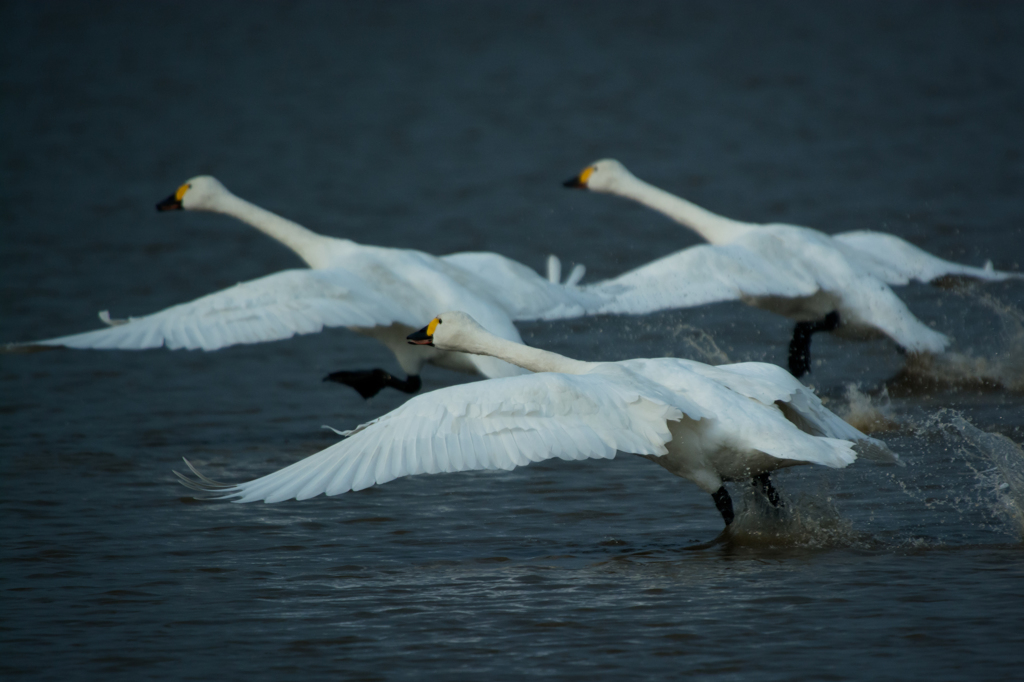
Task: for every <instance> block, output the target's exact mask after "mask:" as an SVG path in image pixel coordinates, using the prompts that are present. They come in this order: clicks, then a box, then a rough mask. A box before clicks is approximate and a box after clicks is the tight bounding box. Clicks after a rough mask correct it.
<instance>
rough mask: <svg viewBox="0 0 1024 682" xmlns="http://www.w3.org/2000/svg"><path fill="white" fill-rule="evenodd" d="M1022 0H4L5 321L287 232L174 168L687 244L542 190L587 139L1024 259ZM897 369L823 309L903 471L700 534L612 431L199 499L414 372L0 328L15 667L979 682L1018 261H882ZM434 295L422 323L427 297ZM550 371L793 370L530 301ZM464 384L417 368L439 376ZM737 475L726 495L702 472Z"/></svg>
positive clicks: (597, 243) (3, 580) (816, 478)
mask: <svg viewBox="0 0 1024 682" xmlns="http://www.w3.org/2000/svg"><path fill="white" fill-rule="evenodd" d="M1022 45H1024V5H1022V4H1020V3H998V2H996V3H943V2H904V3H898V4H895V5H894V6H890V5H889V4H883V3H877V4H876V3H850V4H846V5H838V6H835V5H830V6H829V7H828V8H824V9H823V8H821V7H819V6H818V5H817V4H815V3H785V4H769V3H750V4H745V3H685V4H684V3H659V2H645V3H639V4H633V3H629V4H627V3H622V4H618V5H607V4H599V3H578V4H559V5H557V6H548V5H547V4H531V3H516V4H514V5H512V4H498V3H464V4H451V3H431V4H415V5H413V4H400V3H399V4H396V3H387V4H383V3H381V4H377V3H374V4H371V3H344V4H342V3H337V4H335V3H326V4H319V3H315V4H310V3H304V4H301V5H298V6H293V5H292V4H286V3H245V4H242V3H229V2H225V3H212V2H205V3H198V2H187V1H186V2H173V3H171V2H167V3H77V2H69V3H61V2H48V3H20V2H7V3H4V4H3V5H0V53H2V62H0V63H2V71H0V87H2V93H3V97H2V98H0V107H2V112H3V140H4V143H3V153H2V163H0V173H2V177H0V225H2V228H0V229H2V240H0V291H2V294H3V296H2V307H0V314H2V317H0V319H2V328H0V329H2V334H0V341H10V340H27V339H33V338H44V337H50V336H56V335H60V334H66V333H70V332H75V331H80V330H84V329H89V328H94V327H96V326H98V321H97V319H96V311H98V310H102V309H110V310H111V313H112V314H113V315H114V316H115V317H118V316H125V315H132V314H134V315H138V314H143V313H147V312H151V311H155V310H157V309H160V308H162V307H165V306H167V305H171V304H174V303H178V302H182V301H186V300H190V299H192V298H194V297H197V296H199V295H202V294H204V293H207V292H210V291H213V290H215V289H219V288H222V287H224V286H228V285H230V284H233V283H235V282H237V281H241V280H247V279H251V278H254V277H257V276H260V275H263V274H266V273H269V272H272V271H275V270H280V269H284V268H288V267H295V266H297V265H298V260H297V258H296V257H295V256H294V255H293V254H291V253H290V252H288V251H287V250H285V249H283V248H282V247H281V246H280V245H278V244H276V243H274V242H272V241H270V240H268V239H266V238H265V237H263V236H261V235H259V234H257V233H256V232H255V231H253V230H252V229H251V228H248V227H246V226H244V225H241V224H239V223H236V222H234V221H232V220H231V219H228V218H225V217H223V216H216V215H201V214H170V215H158V214H156V213H155V212H154V211H153V204H154V203H155V202H156V201H158V200H160V199H162V198H163V197H165V196H166V195H167V194H168V193H169V192H171V191H173V190H174V189H175V188H176V187H177V186H178V185H179V184H180V183H181V182H183V181H184V180H185V179H187V178H188V177H190V176H192V175H196V174H198V173H212V174H215V175H217V176H218V177H219V178H220V179H221V180H222V181H224V183H225V184H226V185H227V186H228V187H229V188H231V189H232V190H233V191H235V192H236V193H238V194H239V195H240V196H243V197H246V198H248V199H250V200H253V201H255V202H257V203H259V204H261V205H263V206H265V207H267V208H269V209H271V210H275V211H278V212H280V213H281V214H283V215H286V216H288V217H290V218H292V219H295V220H297V221H299V222H301V223H303V224H305V225H307V226H309V227H311V228H313V229H315V230H318V231H320V232H324V233H327V234H333V235H338V236H347V237H350V238H353V239H355V240H357V241H361V242H365V243H372V244H381V245H387V246H403V247H413V248H418V249H423V250H425V251H429V252H431V253H438V254H440V253H448V252H452V251H459V250H472V249H483V250H493V251H497V252H500V253H503V254H506V255H508V256H511V257H513V258H517V259H519V260H521V261H523V262H524V263H526V264H528V265H530V266H532V267H536V268H541V267H542V266H543V263H544V259H545V257H546V255H547V254H548V253H550V252H555V253H558V254H560V255H561V256H562V257H563V258H564V259H565V260H566V261H568V262H572V261H581V262H584V263H586V265H587V266H588V268H589V273H590V274H589V275H588V279H589V280H590V281H593V280H595V279H597V278H601V277H605V276H609V275H613V274H617V273H619V272H621V271H623V270H625V269H626V268H628V267H632V266H635V265H639V264H641V263H644V262H646V261H648V260H650V259H652V258H655V257H657V256H659V255H663V254H665V253H668V252H670V251H673V250H676V249H679V248H683V247H685V246H689V245H692V244H695V243H697V238H696V237H695V236H694V235H692V234H690V233H688V232H686V231H685V230H683V229H681V228H679V227H678V226H676V225H674V224H672V223H670V222H669V221H668V220H666V219H664V218H662V217H660V216H658V215H656V214H653V213H652V212H650V211H647V210H645V209H643V208H641V207H638V206H633V205H630V204H628V203H627V202H625V201H622V200H619V199H616V198H613V197H605V196H593V195H592V196H587V195H585V194H583V193H581V192H568V191H565V190H563V189H562V188H561V187H560V184H559V181H561V180H562V179H564V178H565V177H568V176H569V175H570V174H572V173H574V172H576V171H578V170H579V169H580V168H581V167H582V166H583V165H584V164H586V163H588V162H590V161H592V160H594V159H596V158H600V157H605V156H614V157H617V158H619V159H621V160H622V161H623V162H624V163H626V164H627V165H628V166H629V167H630V168H631V169H632V170H633V171H634V172H635V173H637V175H639V176H640V177H643V178H645V179H647V180H649V181H651V182H653V183H655V184H657V185H660V186H662V187H665V188H666V189H669V190H671V191H675V192H677V193H679V194H681V195H683V196H686V197H687V198H690V199H692V200H693V201H696V202H697V203H699V204H702V205H704V206H706V207H708V208H710V209H712V210H715V211H719V212H721V213H723V214H726V215H729V216H731V217H735V218H739V219H745V220H752V221H762V222H768V221H786V222H792V223H797V224H803V225H809V226H813V227H817V228H819V229H822V230H824V231H826V232H830V233H834V232H841V231H845V230H853V229H878V230H886V231H890V232H893V233H895V234H898V235H900V236H902V237H903V238H905V239H908V240H910V241H911V242H913V243H915V244H917V245H919V246H922V247H923V248H926V249H928V250H929V251H931V252H933V253H935V254H937V255H939V256H942V257H944V258H949V259H953V260H958V261H962V262H965V263H970V264H974V265H980V264H981V263H983V262H984V260H985V259H986V258H991V259H992V260H993V261H994V263H995V265H996V267H998V268H1004V269H1011V270H1020V269H1022V268H1024V193H1022V188H1024V156H1022V154H1024V116H1022V115H1021V112H1022V111H1024V49H1022V48H1021V46H1022ZM900 293H901V295H902V296H904V297H905V300H907V301H908V304H909V305H910V307H911V308H912V310H914V312H915V313H916V314H918V315H919V316H920V317H921V318H922V319H924V320H926V321H928V322H929V323H933V324H934V325H935V326H936V327H937V328H939V329H941V330H942V331H944V332H946V333H948V334H950V335H951V336H952V337H954V338H955V344H954V348H953V352H952V353H951V354H949V355H948V356H945V357H943V358H941V359H940V360H938V361H936V363H933V364H931V365H921V364H917V365H914V366H912V367H910V368H909V371H906V372H904V373H903V375H902V376H901V377H900V378H898V379H893V377H896V375H897V374H898V373H899V372H900V371H901V369H902V368H903V365H904V359H903V358H901V357H900V356H899V355H898V354H897V353H896V352H895V350H894V348H893V347H892V346H891V345H890V344H888V343H885V342H872V343H866V344H853V343H848V342H842V341H839V340H835V339H831V338H816V339H815V353H816V358H817V359H818V360H820V364H818V365H817V366H816V367H815V372H814V374H813V375H812V381H811V382H810V383H812V384H814V385H815V386H816V387H817V388H818V389H819V391H820V392H821V393H822V395H823V396H825V397H826V398H827V399H828V400H829V404H830V405H831V406H832V407H833V408H834V409H836V410H837V411H839V412H841V413H843V414H846V415H849V418H850V419H851V421H854V423H857V424H859V425H861V426H862V427H864V428H875V429H880V430H879V431H878V432H877V433H876V435H878V436H879V437H882V438H885V439H886V440H887V441H888V442H889V443H890V444H891V445H892V447H893V448H894V449H896V450H897V451H899V452H900V453H901V454H902V455H903V457H904V458H905V459H906V461H907V463H908V466H906V467H904V468H897V467H888V466H880V465H874V464H871V463H868V462H861V463H858V464H857V465H855V466H854V467H852V468H850V469H848V470H843V471H832V470H825V469H823V468H812V467H802V468H798V469H796V470H788V471H786V472H784V473H782V474H781V475H780V476H779V477H778V478H779V485H780V488H781V489H782V490H783V492H784V494H785V495H786V496H787V499H788V500H789V501H790V504H789V509H790V510H791V512H790V514H789V516H788V517H786V518H774V517H772V516H771V515H769V514H768V513H767V512H766V511H765V510H762V509H760V508H759V507H758V506H757V504H756V503H755V502H754V501H753V500H751V499H745V500H743V502H741V506H743V507H744V511H742V513H741V514H740V517H739V519H738V522H737V527H736V532H735V533H734V536H733V537H732V538H730V539H728V540H726V541H720V542H717V543H711V542H710V541H711V540H712V539H713V538H715V536H716V535H717V534H718V533H719V531H720V530H721V518H720V517H719V516H718V514H717V512H716V511H715V509H714V506H713V505H712V503H711V501H710V500H709V499H707V496H706V495H705V494H703V493H701V492H700V491H699V490H698V489H697V488H696V487H695V486H693V485H692V484H690V483H688V482H686V481H683V480H681V479H676V478H674V477H672V476H669V475H667V474H666V473H665V472H664V471H663V470H661V469H660V468H659V467H656V466H654V465H652V464H651V463H650V462H647V461H644V460H641V459H639V458H633V457H626V456H622V457H620V458H619V459H617V460H615V461H612V462H585V463H575V464H570V463H565V462H553V463H546V464H541V465H535V466H531V467H528V468H525V469H520V470H516V471H514V472H511V473H500V474H492V473H471V474H460V475H450V476H425V477H419V478H412V479H404V480H400V481H396V482H394V483H391V484H388V485H386V486H382V487H380V488H373V489H369V490H366V491H362V492H359V493H354V494H349V495H344V496H342V497H337V498H331V499H324V498H318V499H314V500H310V501H307V502H302V503H296V502H291V503H284V504H280V505H275V506H267V505H262V504H258V505H245V506H242V505H231V504H225V503H213V502H200V501H195V500H193V499H192V498H191V497H189V496H188V494H187V491H186V490H185V489H184V488H181V487H180V486H178V485H177V484H176V483H175V482H174V478H173V477H172V475H171V469H172V468H180V466H181V464H180V463H181V457H182V456H185V457H188V458H189V459H190V460H192V461H195V462H197V463H198V464H200V465H201V466H203V467H204V470H205V472H206V473H207V474H209V475H211V476H212V477H214V478H217V479H222V480H230V481H238V480H243V479H247V478H250V477H254V476H258V475H261V474H264V473H267V472H270V471H272V470H274V469H277V468H279V467H281V466H284V465H286V464H288V463H290V462H292V461H295V460H297V459H299V458H301V457H303V456H306V455H308V454H311V453H313V452H315V451H316V450H318V449H320V448H322V447H325V446H327V445H329V444H330V443H332V442H334V440H335V437H334V436H333V435H332V434H330V433H328V432H326V431H323V430H321V429H320V425H321V424H331V425H333V426H336V427H339V428H346V427H351V426H352V425H355V424H358V423H361V422H363V421H367V420H369V419H372V418H374V417H376V416H378V415H379V414H381V413H383V412H385V411H387V410H390V409H392V408H394V407H395V406H397V405H398V404H400V403H401V402H402V400H403V398H404V396H401V395H398V394H395V393H384V394H381V395H380V396H378V397H377V398H374V399H372V400H370V401H369V402H363V401H362V400H361V399H360V398H359V397H358V396H357V395H356V394H355V393H354V392H351V391H347V390H346V389H344V388H343V387H340V386H337V385H326V384H321V383H320V377H321V376H323V375H324V374H326V373H327V372H330V371H333V370H337V369H342V368H359V367H365V366H372V365H383V366H385V367H394V363H393V360H392V358H391V357H390V356H389V355H388V354H387V353H386V351H385V350H384V349H383V347H380V346H377V345H375V344H374V343H373V342H371V341H368V340H366V339H363V338H360V337H356V336H355V335H353V334H350V333H347V332H345V331H343V330H335V331H331V332H328V333H323V334H319V335H315V336H310V337H304V338H300V339H292V340H289V341H285V342H279V343H273V344H264V345H259V346H251V347H236V348H230V349H226V350H222V351H218V352H216V353H208V354H207V353H189V352H167V351H150V352H140V353H132V352H84V351H83V352H51V353H39V354H35V355H19V356H11V355H5V356H0V415H2V416H0V420H2V421H0V424H2V433H3V437H2V439H0V486H2V488H0V514H2V519H3V523H2V528H3V531H2V548H3V552H2V562H3V563H2V566H3V568H2V573H0V594H2V605H0V612H2V614H3V615H2V616H0V642H2V644H0V646H2V651H0V673H2V674H3V676H4V677H5V678H7V679H22V678H24V679H53V680H69V679H101V678H102V679H132V680H134V679H156V678H160V679H176V680H178V679H211V678H213V677H214V676H215V675H217V676H219V677H221V678H224V679H242V678H245V679H250V680H291V679H304V680H334V679H368V680H372V679H388V680H420V679H465V680H480V679H521V678H523V677H527V676H529V677H549V678H555V679H562V678H564V679H592V678H597V677H606V678H617V679H636V678H639V677H647V678H662V679H664V678H667V677H669V676H670V675H673V674H678V673H685V674H687V675H689V676H691V677H694V678H706V679H722V680H747V679H757V680H855V679H900V680H907V679H922V680H923V679H927V680H946V679H971V680H982V679H984V680H1005V679H1013V678H1016V677H1018V676H1019V675H1020V671H1021V665H1022V664H1024V615H1022V614H1024V547H1022V544H1021V543H1022V530H1024V513H1022V509H1024V455H1022V451H1021V449H1020V446H1019V443H1021V442H1024V313H1022V308H1024V283H1020V282H1017V283H1005V284H995V285H990V286H985V287H974V288H966V289H955V290H943V289H938V288H933V287H926V286H910V287H906V288H903V289H901V290H900ZM438 312H441V311H438ZM521 328H522V330H523V334H524V337H525V338H526V339H527V340H528V341H529V342H530V343H532V344H534V345H537V346H542V347H545V348H550V349H553V350H557V351H561V352H565V353H568V354H571V355H573V356H575V357H579V358H582V359H620V358H624V357H636V356H663V355H677V356H681V357H691V358H696V359H701V360H705V361H714V362H723V361H741V360H766V361H770V362H783V361H784V360H785V355H784V353H785V345H786V342H787V341H788V338H789V332H790V327H789V324H788V323H787V322H786V321H785V320H782V319H781V318H776V317H773V316H771V315H769V314H767V313H763V312H760V311H756V310H753V309H749V308H746V307H744V306H742V305H739V304H729V305H720V306H710V307H706V308H702V309H698V310H692V311H682V312H674V313H665V314H659V315H652V316H648V317H644V318H637V319H631V318H597V319H589V320H582V321H573V322H566V323H558V324H539V323H538V324H525V325H521ZM464 380H467V378H466V377H461V376H458V375H454V374H450V373H446V372H444V371H442V370H436V369H428V370H427V372H425V375H424V382H425V387H426V388H427V389H434V388H437V387H440V386H445V385H449V384H451V383H455V382H458V381H464ZM735 493H736V497H737V499H738V500H740V499H743V497H744V494H743V492H742V491H740V490H736V491H735Z"/></svg>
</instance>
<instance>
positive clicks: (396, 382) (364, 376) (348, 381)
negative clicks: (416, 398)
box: [324, 369, 423, 400]
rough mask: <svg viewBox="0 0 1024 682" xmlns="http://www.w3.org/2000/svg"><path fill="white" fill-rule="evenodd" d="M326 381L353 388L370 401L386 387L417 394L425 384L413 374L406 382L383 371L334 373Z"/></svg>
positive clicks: (326, 377) (325, 378)
mask: <svg viewBox="0 0 1024 682" xmlns="http://www.w3.org/2000/svg"><path fill="white" fill-rule="evenodd" d="M324 381H333V382H336V383H339V384H345V385H346V386H351V387H352V388H354V389H356V391H358V392H359V395H361V396H363V398H365V399H367V400H368V399H370V398H372V397H373V396H375V395H377V394H378V393H380V391H381V389H383V388H385V387H386V386H390V387H391V388H395V389H398V390H399V391H402V392H403V393H415V392H416V391H418V390H420V386H422V385H423V382H421V381H420V378H419V376H417V375H415V374H412V375H410V376H409V378H408V379H405V380H404V381H403V380H401V379H396V378H395V377H393V376H391V375H390V374H388V373H387V372H385V371H384V370H382V369H370V370H362V371H358V372H332V373H331V374H328V375H327V376H325V377H324Z"/></svg>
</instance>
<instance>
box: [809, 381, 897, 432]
mask: <svg viewBox="0 0 1024 682" xmlns="http://www.w3.org/2000/svg"><path fill="white" fill-rule="evenodd" d="M821 401H822V403H824V404H825V406H826V407H828V408H829V409H830V410H832V411H833V412H835V413H836V414H837V415H839V416H840V417H842V419H843V420H844V421H845V422H846V423H847V424H849V425H850V426H852V427H853V428H855V429H857V430H858V431H860V432H861V433H866V434H869V435H870V434H874V433H886V432H891V431H897V430H899V429H900V428H901V424H900V422H899V421H898V420H897V419H896V417H895V415H894V410H893V406H892V401H891V400H890V399H889V390H888V389H887V388H886V387H882V390H881V392H880V393H879V394H878V395H876V396H870V395H868V394H867V393H864V392H862V391H861V390H860V386H859V385H857V384H847V385H846V389H845V391H844V393H843V397H842V398H828V397H822V399H821Z"/></svg>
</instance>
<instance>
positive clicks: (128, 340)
mask: <svg viewBox="0 0 1024 682" xmlns="http://www.w3.org/2000/svg"><path fill="white" fill-rule="evenodd" d="M421 318H422V314H420V315H414V314H413V313H412V312H411V311H409V310H406V309H405V308H404V307H402V306H400V305H398V304H396V303H395V302H394V301H392V300H391V299H389V298H388V297H385V296H381V295H380V294H378V293H377V292H376V291H374V289H373V288H372V287H370V286H368V285H367V284H366V283H365V282H364V281H363V280H362V279H360V278H359V277H358V276H356V275H353V274H351V273H349V272H346V271H345V270H340V269H335V270H285V271H283V272H278V273H274V274H272V275H267V276H266V277H261V278H259V279H254V280H251V281H249V282H243V283H241V284H236V285H235V286H233V287H230V288H228V289H224V290H222V291H218V292H215V293H212V294H209V295H207V296H203V297H202V298H198V299H196V300H194V301H191V302H189V303H182V304H180V305H176V306H172V307H170V308H166V309H164V310H161V311H159V312H156V313H153V314H151V315H146V316H144V317H136V318H130V319H129V320H128V321H127V322H125V323H124V324H119V325H117V326H114V327H108V328H105V329H97V330H95V331H91V332H84V333H81V334H72V335H70V336H61V337H58V338H54V339H46V340H44V341H36V342H33V343H31V344H20V345H21V346H22V347H31V346H67V347H69V348H102V349H112V348H119V349H124V350H138V349H144V348H159V347H160V346H167V347H168V348H171V349H177V348H188V349H190V350H193V349H198V348H202V349H203V350H216V349H218V348H223V347H225V346H230V345H233V344H238V343H260V342H264V341H276V340H278V339H287V338H289V337H291V336H294V335H296V334H313V333H316V332H319V331H321V330H322V329H323V328H324V327H375V326H387V325H390V324H392V323H395V322H399V323H402V324H406V325H409V326H411V327H412V326H415V325H417V324H419V323H420V321H421Z"/></svg>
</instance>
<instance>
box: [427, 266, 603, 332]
mask: <svg viewBox="0 0 1024 682" xmlns="http://www.w3.org/2000/svg"><path fill="white" fill-rule="evenodd" d="M440 260H442V261H444V262H445V263H447V264H449V265H454V266H456V268H458V269H459V270H461V271H462V272H461V273H460V272H457V271H456V272H449V273H448V274H449V275H450V276H451V277H452V278H453V279H456V280H457V281H459V283H460V284H462V285H463V286H465V287H467V288H468V289H470V290H471V291H474V292H477V293H482V294H486V295H487V296H488V297H489V298H490V299H491V300H494V301H496V302H497V303H498V304H499V305H501V306H502V307H503V308H504V309H505V310H506V311H507V312H508V314H509V316H510V317H511V318H512V319H513V320H561V319H567V318H573V317H580V316H582V315H584V314H586V312H587V310H588V309H589V308H594V307H597V306H598V305H599V304H600V302H602V300H603V299H600V298H598V297H595V296H593V295H588V294H586V293H584V292H583V291H581V290H580V289H577V288H575V287H573V286H572V284H575V281H572V278H573V277H576V280H577V281H578V279H579V277H582V273H581V270H582V269H581V268H580V267H579V266H578V265H577V267H576V269H574V270H573V273H572V274H571V275H570V283H569V285H568V286H567V285H563V284H561V283H560V282H558V281H551V280H550V279H545V278H544V277H541V276H540V275H539V274H537V273H536V272H534V271H533V270H531V269H530V268H528V267H526V266H525V265H523V264H522V263H519V262H517V261H514V260H512V259H510V258H506V257H504V256H501V255H499V254H496V253H490V252H486V251H466V252H463V253H453V254H449V255H447V256H441V257H440ZM558 270H559V274H561V268H560V267H559V268H558ZM467 275H468V276H467Z"/></svg>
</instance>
